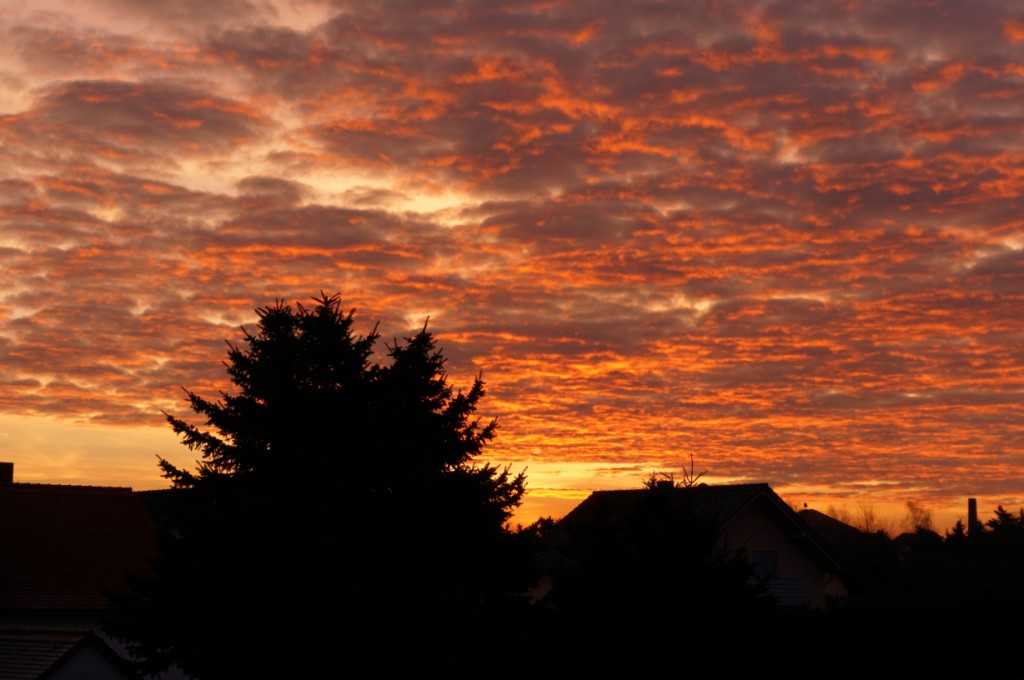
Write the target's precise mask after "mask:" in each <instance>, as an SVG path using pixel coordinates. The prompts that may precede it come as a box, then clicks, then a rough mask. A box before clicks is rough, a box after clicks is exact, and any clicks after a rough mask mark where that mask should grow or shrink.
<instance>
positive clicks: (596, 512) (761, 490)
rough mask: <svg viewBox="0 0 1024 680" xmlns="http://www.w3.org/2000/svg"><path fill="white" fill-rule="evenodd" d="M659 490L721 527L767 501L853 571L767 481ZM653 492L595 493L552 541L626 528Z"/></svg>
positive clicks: (801, 536) (799, 533)
mask: <svg viewBox="0 0 1024 680" xmlns="http://www.w3.org/2000/svg"><path fill="white" fill-rule="evenodd" d="M656 491H667V492H668V493H671V494H672V496H673V498H674V499H676V500H678V501H680V502H686V503H688V504H689V506H690V507H691V508H692V510H693V511H694V512H696V513H699V514H700V515H701V516H704V517H710V518H713V519H715V520H716V521H717V522H718V525H719V526H720V527H724V526H725V525H726V524H727V523H728V522H729V520H731V519H732V518H733V517H735V516H737V515H738V514H740V512H741V511H742V510H744V509H745V508H747V507H749V506H751V505H753V504H754V503H757V502H759V501H762V502H766V503H767V504H768V505H769V507H771V508H772V509H773V510H774V514H775V516H776V517H777V518H778V519H779V521H780V522H781V523H782V524H783V525H784V526H785V527H786V528H787V529H788V531H789V533H790V535H791V536H792V537H793V538H794V539H797V540H800V541H804V542H807V543H809V544H810V545H811V546H812V548H813V550H814V551H815V553H816V554H817V555H818V556H819V557H820V558H821V559H822V560H823V561H824V562H825V563H827V564H828V565H829V567H830V568H832V569H834V570H836V571H839V572H841V573H843V574H845V575H847V577H848V576H849V574H850V569H849V567H848V566H847V565H846V563H845V561H844V560H843V559H842V558H841V557H840V556H839V554H838V553H836V551H835V550H833V549H832V547H831V546H829V545H828V544H827V543H826V542H825V541H823V540H822V538H821V537H820V536H819V535H818V534H817V533H816V532H815V531H814V530H813V529H812V528H811V527H810V526H809V525H808V524H807V522H805V521H804V520H803V519H801V517H800V516H799V515H798V514H797V513H796V512H795V511H794V510H793V509H792V508H791V507H790V506H789V505H788V504H787V503H786V502H785V501H784V500H782V498H780V497H779V496H778V494H776V493H775V491H774V490H772V488H771V487H770V486H769V485H768V484H765V483H756V484H721V485H709V484H699V485H697V486H693V487H685V488H674V487H668V488H665V489H658V490H656ZM651 492H652V491H651V490H650V489H624V490H611V491H595V492H593V493H592V494H591V495H590V496H588V497H587V498H586V499H584V500H583V502H582V503H580V504H579V505H577V506H576V507H575V508H573V509H572V510H571V511H570V512H569V513H568V514H567V515H566V516H565V517H563V518H562V520H561V521H560V522H559V523H558V524H557V525H556V527H555V529H554V530H553V531H552V534H551V539H552V543H553V544H554V545H555V546H557V545H560V544H564V543H565V542H566V541H568V540H571V539H570V537H569V534H571V533H572V532H573V531H574V529H575V528H576V527H581V526H585V525H588V524H592V523H594V522H608V523H611V524H612V525H617V526H618V527H620V528H622V527H625V526H626V525H627V524H628V522H629V521H630V519H631V518H633V517H635V515H636V512H637V510H638V508H639V507H640V502H641V501H642V500H643V499H644V498H645V497H648V496H647V495H648V494H650V493H651ZM548 559H550V558H548Z"/></svg>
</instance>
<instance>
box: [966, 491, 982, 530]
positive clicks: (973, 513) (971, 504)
mask: <svg viewBox="0 0 1024 680" xmlns="http://www.w3.org/2000/svg"><path fill="white" fill-rule="evenodd" d="M980 529H981V526H980V525H979V524H978V499H977V498H968V499H967V535H968V536H971V535H972V534H975V533H980Z"/></svg>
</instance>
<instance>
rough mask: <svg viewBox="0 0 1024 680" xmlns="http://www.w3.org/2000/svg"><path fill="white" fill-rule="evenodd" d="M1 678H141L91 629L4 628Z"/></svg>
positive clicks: (0, 646)
mask: <svg viewBox="0 0 1024 680" xmlns="http://www.w3.org/2000/svg"><path fill="white" fill-rule="evenodd" d="M0 678H5V679H7V680H15V679H17V680H37V679H38V680H82V679H83V678H89V679H93V678H95V679H96V680H137V679H138V675H137V674H136V673H135V672H134V671H133V670H132V669H131V668H130V667H129V665H128V664H127V662H126V661H125V660H124V659H123V658H121V657H120V656H118V655H117V654H116V653H115V652H114V650H113V649H111V648H110V646H109V645H107V644H106V643H105V642H103V640H101V639H100V638H99V637H97V636H96V634H95V633H92V632H90V631H82V630H78V631H68V630H43V629H34V630H33V629H29V630H0Z"/></svg>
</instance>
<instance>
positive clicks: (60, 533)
mask: <svg viewBox="0 0 1024 680" xmlns="http://www.w3.org/2000/svg"><path fill="white" fill-rule="evenodd" d="M0 552H2V554H3V559H0V610H90V609H106V608H107V607H108V606H109V602H108V601H107V598H106V596H105V591H107V590H123V589H124V588H125V587H126V579H125V576H126V574H127V573H129V572H134V573H146V572H147V570H148V569H149V564H150V560H151V559H152V558H153V557H155V556H156V554H157V548H156V529H155V527H154V524H153V522H152V520H151V519H150V518H149V516H148V515H147V513H146V512H145V510H144V509H143V506H142V504H141V503H140V502H139V500H138V498H136V497H135V495H134V494H133V493H132V490H131V489H129V488H121V487H100V486H69V485H59V484H21V483H0Z"/></svg>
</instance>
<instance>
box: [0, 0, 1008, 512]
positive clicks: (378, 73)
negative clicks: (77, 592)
mask: <svg viewBox="0 0 1024 680" xmlns="http://www.w3.org/2000/svg"><path fill="white" fill-rule="evenodd" d="M500 5H501V6H500V7H499V6H498V3H491V2H484V1H478V2H475V1H468V2H458V3H452V2H433V1H430V0H425V1H424V0H420V1H415V2H412V1H410V2H391V1H387V0H374V1H373V2H319V1H314V0H306V1H299V0H296V1H295V2H285V1H280V2H262V1H257V0H253V1H252V2H250V1H249V0H223V1H219V2H209V1H208V0H182V1H181V2H175V3H137V2H134V1H132V0H87V1H78V2H76V1H72V0H67V1H61V0H32V1H31V2H29V1H27V0H26V1H25V2H19V1H15V2H6V3H4V4H3V6H2V7H0V383H2V386H3V389H2V390H0V442H2V446H3V449H2V453H0V459H7V458H9V459H12V460H14V461H15V463H16V467H15V474H16V477H17V478H18V479H20V480H21V481H66V482H80V483H97V484H104V483H117V484H126V485H131V486H134V487H136V488H153V487H155V486H160V485H161V484H162V483H163V482H162V480H161V479H160V478H159V475H158V473H157V469H156V465H155V455H156V454H160V455H163V456H166V457H168V458H170V459H172V460H174V461H176V462H179V463H187V462H188V460H189V459H190V456H189V452H188V451H187V450H185V449H184V448H183V447H180V445H178V444H177V443H176V441H175V440H174V437H173V435H172V433H170V430H169V428H168V427H167V426H166V424H165V423H164V421H163V417H162V415H161V410H165V411H168V412H173V413H177V414H179V415H184V414H187V405H186V404H185V403H184V402H183V400H182V399H181V397H182V392H181V390H180V387H181V386H186V387H188V388H190V389H192V390H194V391H196V392H199V393H200V394H205V395H207V396H214V395H216V390H217V389H219V388H222V387H225V383H224V371H223V367H222V365H221V361H222V360H223V358H224V356H225V344H224V341H225V340H231V341H236V340H238V338H239V337H240V331H239V326H240V325H241V324H251V323H252V321H253V319H254V314H253V309H254V308H255V307H258V306H262V305H266V304H269V303H272V302H273V301H274V300H275V299H277V298H282V299H285V300H291V301H294V300H299V301H305V300H308V299H309V298H311V297H312V296H314V295H316V294H318V293H319V292H320V291H321V290H323V291H326V292H328V293H332V292H339V293H341V294H342V296H343V299H344V300H345V302H346V304H347V305H348V306H351V307H354V308H355V309H356V318H357V326H359V327H360V328H361V329H362V330H363V332H366V331H369V330H370V329H371V328H372V327H373V325H374V323H375V322H377V321H378V320H379V321H380V322H381V329H382V330H383V332H384V337H389V336H391V335H404V334H406V333H408V332H410V331H411V330H413V329H416V328H418V327H420V326H421V325H422V324H423V322H424V320H425V319H426V318H427V317H429V318H430V326H431V328H432V329H433V331H434V332H435V334H436V335H437V337H438V338H439V341H440V344H441V345H442V347H443V348H444V351H445V353H446V354H447V356H449V358H450V363H449V367H450V370H451V376H452V380H453V382H454V383H455V384H456V385H459V386H468V384H469V380H470V379H471V377H472V375H473V374H474V373H475V372H477V371H482V372H483V376H484V379H485V381H486V383H487V387H488V395H487V397H486V398H485V400H484V409H485V411H486V412H485V413H484V415H486V416H496V417H497V418H498V419H499V423H500V429H499V436H498V439H497V440H496V442H495V444H494V445H493V446H492V447H491V450H490V455H491V457H492V459H493V460H494V461H496V462H501V463H510V464H511V465H512V466H513V467H514V468H517V469H519V468H522V467H527V474H528V478H529V488H530V494H529V497H528V500H527V504H526V505H525V506H524V508H523V513H522V518H523V519H524V520H529V519H532V518H534V517H535V516H536V515H537V514H554V515H556V516H557V515H559V514H561V513H564V512H565V511H566V510H567V509H568V508H569V507H571V506H572V505H573V504H574V503H575V502H576V500H577V499H578V498H579V496H580V494H585V493H586V492H587V491H589V490H590V489H594V488H620V487H632V486H637V485H639V484H640V483H641V481H642V479H643V478H644V477H645V476H646V475H647V474H649V473H650V472H651V471H652V470H655V469H658V470H663V471H666V472H675V473H676V474H677V476H678V475H679V471H680V470H681V468H682V466H683V465H684V463H688V462H689V457H690V455H692V456H693V457H694V459H695V461H696V462H695V464H696V466H697V468H698V469H706V470H708V472H709V474H708V477H707V479H708V480H709V481H765V482H768V483H770V484H772V486H773V487H774V488H775V489H776V490H777V491H779V493H780V494H781V495H782V496H783V497H784V498H786V499H787V500H789V501H790V502H792V503H795V504H798V505H802V504H803V503H805V502H806V503H808V504H809V505H810V506H811V507H816V508H818V509H821V510H825V509H826V508H827V506H828V505H835V506H845V507H847V508H849V509H850V510H852V511H856V510H857V509H858V508H863V507H875V508H878V509H885V510H886V511H892V512H894V513H897V514H898V513H899V512H900V510H899V509H900V508H901V507H902V505H903V504H905V503H906V502H907V501H913V502H916V503H919V504H921V505H923V506H925V507H927V508H930V509H932V510H933V512H934V513H935V515H936V519H937V520H938V521H937V524H940V525H941V526H942V527H945V526H948V525H950V524H951V523H952V521H955V519H956V516H957V515H960V516H963V515H964V514H965V513H966V498H967V497H968V496H973V497H977V498H978V499H979V510H980V511H981V512H982V514H983V515H986V514H988V513H990V512H991V510H992V509H994V508H995V506H996V504H997V503H1001V504H1003V505H1004V506H1007V507H1013V508H1016V507H1020V506H1022V505H1024V405H1022V396H1024V201H1022V188H1024V163H1022V161H1024V135H1022V130H1024V65H1022V64H1024V16H1022V15H1021V13H1020V12H1019V11H1017V12H1012V11H1011V10H1012V9H1013V8H1014V7H1015V4H1014V3H1007V2H1004V1H1002V0H998V1H997V0H992V1H985V0H979V1H977V2H971V3H964V2H960V1H959V0H957V1H954V0H935V1H930V2H908V1H903V0H890V1H883V2H858V1H856V0H853V1H850V2H838V1H837V2H828V3H809V2H801V1H797V0H779V1H776V2H767V1H757V0H754V1H750V0H742V1H741V0H735V1H721V2H717V1H711V2H682V3H671V2H669V3H664V2H653V1H652V2H644V1H638V2H630V3H618V2H601V1H595V2H587V3H579V2H535V3H529V2H521V3H500ZM1017 9H1018V10H1019V7H1017ZM897 519H898V517H897ZM894 521H896V520H894Z"/></svg>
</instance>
